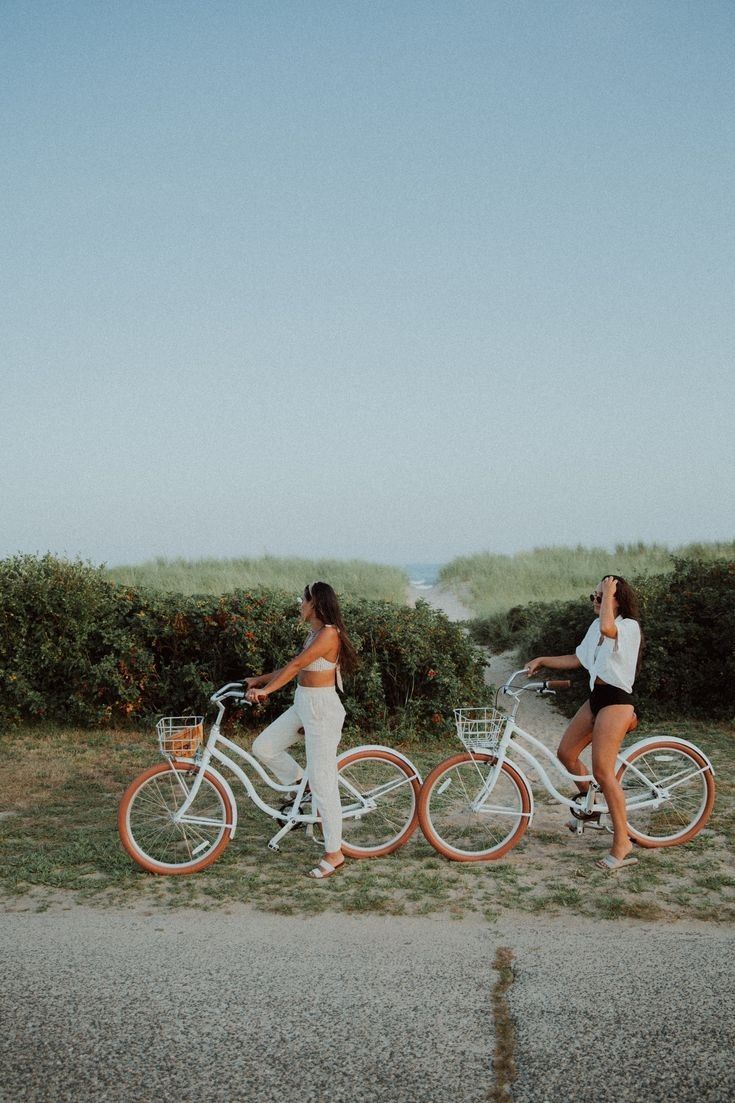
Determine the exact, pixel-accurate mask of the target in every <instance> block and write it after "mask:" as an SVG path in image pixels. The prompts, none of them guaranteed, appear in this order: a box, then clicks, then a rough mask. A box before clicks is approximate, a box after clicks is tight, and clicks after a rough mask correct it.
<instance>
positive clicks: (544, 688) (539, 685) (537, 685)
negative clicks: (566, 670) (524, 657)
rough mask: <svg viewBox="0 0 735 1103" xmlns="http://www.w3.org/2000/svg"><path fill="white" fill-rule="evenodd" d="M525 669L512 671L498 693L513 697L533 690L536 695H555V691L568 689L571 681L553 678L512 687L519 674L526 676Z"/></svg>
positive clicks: (523, 667)
mask: <svg viewBox="0 0 735 1103" xmlns="http://www.w3.org/2000/svg"><path fill="white" fill-rule="evenodd" d="M527 673H528V671H527V668H526V667H525V666H522V667H521V669H520V670H516V671H514V672H513V673H512V674H511V676H510V678H508V681H507V682H505V684H504V685H502V686H501V687H500V689H499V692H500V693H506V694H508V695H509V696H511V697H512V696H515V695H516V694H518V693H525V692H527V691H528V690H529V689H535V690H536V692H537V693H556V691H557V689H569V687H570V686H571V684H572V683H571V681H570V680H569V679H568V678H554V679H550V680H545V681H543V682H528V684H527V685H525V686H522V685H519V686H514V685H513V682H514V681H515V680H516V678H517V677H518V675H519V674H527Z"/></svg>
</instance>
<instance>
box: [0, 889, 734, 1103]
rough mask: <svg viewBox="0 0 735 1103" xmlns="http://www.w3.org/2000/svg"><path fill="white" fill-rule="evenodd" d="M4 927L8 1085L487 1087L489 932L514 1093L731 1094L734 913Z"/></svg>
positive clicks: (55, 920)
mask: <svg viewBox="0 0 735 1103" xmlns="http://www.w3.org/2000/svg"><path fill="white" fill-rule="evenodd" d="M2 926H3V939H2V944H1V946H0V968H1V969H2V983H1V984H0V1016H1V1019H2V1024H3V1029H2V1031H1V1032H0V1067H2V1069H3V1076H2V1086H0V1099H2V1100H3V1101H7V1103H39V1101H44V1103H46V1101H48V1103H65V1101H67V1100H68V1101H70V1103H71V1101H73V1103H91V1101H94V1103H97V1101H110V1103H117V1101H120V1103H123V1101H125V1103H138V1101H141V1103H143V1101H145V1103H147V1101H148V1100H153V1099H157V1098H175V1099H177V1100H181V1101H182V1103H186V1101H189V1100H191V1101H192V1103H194V1101H195V1100H196V1101H200V1100H202V1099H206V1100H207V1103H219V1101H222V1103H239V1101H247V1103H250V1101H254V1103H259V1101H261V1100H262V1101H267V1103H297V1101H298V1103H321V1101H322V1100H325V1101H326V1100H329V1101H330V1103H341V1101H343V1100H344V1101H350V1103H363V1101H368V1100H369V1101H371V1103H383V1101H385V1103H404V1101H406V1103H408V1101H410V1103H418V1101H422V1103H475V1101H477V1103H480V1101H482V1103H485V1101H487V1100H488V1099H489V1098H490V1093H491V1091H492V1088H493V1073H492V1055H493V1049H494V1029H493V1017H492V1003H491V994H492V988H493V985H494V983H495V979H496V975H495V972H494V969H493V960H494V957H495V950H496V948H497V947H498V946H501V945H506V946H510V947H511V948H512V949H513V951H514V954H515V981H514V983H513V985H512V987H511V989H510V1006H511V1011H512V1014H513V1020H514V1024H515V1028H516V1033H517V1062H518V1067H519V1077H518V1080H517V1081H516V1083H515V1085H514V1087H513V1098H514V1100H516V1101H517V1103H526V1101H528V1103H531V1101H532V1103H544V1101H547V1100H548V1103H567V1101H569V1103H572V1101H574V1103H578V1101H579V1100H580V1099H582V1098H587V1099H592V1100H594V1101H595V1103H607V1101H608V1100H609V1101H611V1103H612V1101H613V1100H615V1103H624V1101H626V1100H641V1099H646V1100H656V1101H658V1100H661V1099H672V1100H675V1101H676V1103H689V1101H690V1100H691V1101H692V1103H694V1101H695V1100H696V1103H710V1101H711V1103H715V1101H716V1103H721V1101H723V1100H725V1099H727V1098H733V1097H735V1069H734V1066H733V1062H732V1053H733V1050H734V1049H735V1035H734V1033H733V1021H735V1015H734V1014H733V1012H734V1011H735V1007H733V990H734V988H735V986H734V985H733V980H735V977H734V976H733V973H734V972H735V970H734V968H733V960H734V958H735V955H734V954H733V950H735V936H734V935H733V932H732V931H731V930H730V931H726V930H722V929H719V928H715V927H711V926H710V927H705V926H702V927H698V928H692V927H686V928H683V927H677V926H660V927H657V926H653V925H644V924H622V923H602V922H600V923H594V924H593V923H586V922H583V921H580V920H576V919H573V918H561V919H558V920H555V921H552V920H540V921H537V922H536V921H532V920H528V919H527V918H523V919H517V920H512V919H507V920H503V921H502V922H499V923H497V924H492V925H487V924H483V923H482V922H480V921H475V920H471V921H467V920H465V921H455V922H453V921H451V920H443V919H439V918H436V917H429V918H425V919H404V918H385V917H365V918H351V917H345V916H321V917H318V918H310V919H299V918H291V917H274V916H269V915H264V914H263V913H259V912H254V911H250V910H248V909H246V908H244V907H243V908H238V909H231V911H230V914H224V913H223V912H221V911H217V910H213V911H211V912H207V913H202V912H197V911H193V910H185V911H184V910H182V911H155V912H153V913H151V914H143V913H140V912H133V911H122V910H116V909H107V910H102V909H99V910H96V909H87V908H80V907H72V908H70V909H68V910H62V909H61V908H59V907H55V908H54V909H53V910H51V911H49V912H45V913H40V914H37V913H33V912H20V911H15V912H9V913H7V914H5V915H3V916H2ZM205 950H206V955H205ZM570 1038H572V1039H575V1041H574V1042H573V1044H572V1045H570V1042H569V1039H570ZM570 1051H571V1052H570ZM567 1053H569V1056H567Z"/></svg>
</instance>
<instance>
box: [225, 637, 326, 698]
mask: <svg viewBox="0 0 735 1103" xmlns="http://www.w3.org/2000/svg"><path fill="white" fill-rule="evenodd" d="M338 639H339V633H338V632H337V629H336V628H330V627H326V626H325V627H324V628H322V630H321V631H320V632H319V635H318V636H317V637H316V639H315V640H314V642H313V643H311V644H309V646H308V647H307V648H306V650H305V651H300V652H299V654H298V655H296V656H295V658H293V659H291V662H290V663H286V665H285V666H283V667H281V669H280V670H276V671H275V672H274V673H273V674H271V675H270V677H269V679H268V681H267V682H264V681H262V680H260V679H258V681H259V683H260V684H259V685H258V686H248V692H247V697H248V700H250V701H264V700H265V699H266V697H270V695H271V693H275V691H276V690H277V689H281V688H282V687H283V686H285V685H287V684H288V682H290V681H291V680H292V678H295V677H297V675H298V673H299V671H301V670H303V668H304V667H305V666H309V664H310V663H313V662H314V660H315V659H325V658H327V653H328V652H334V644H335V641H336V640H338ZM333 661H334V660H330V662H333ZM262 677H265V675H263V676H262Z"/></svg>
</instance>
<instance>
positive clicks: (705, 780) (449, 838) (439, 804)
mask: <svg viewBox="0 0 735 1103" xmlns="http://www.w3.org/2000/svg"><path fill="white" fill-rule="evenodd" d="M525 674H526V672H525V670H517V671H515V673H514V674H512V675H511V677H510V678H509V679H508V681H507V682H506V684H505V685H503V686H501V687H500V688H499V690H498V692H497V694H496V696H495V707H487V708H458V709H455V710H454V715H455V720H456V726H457V734H458V736H459V739H460V741H461V742H462V743H463V744H464V747H465V751H464V753H461V754H456V755H453V756H452V757H451V758H448V759H446V760H445V761H444V762H441V763H439V765H438V766H436V767H435V768H434V769H433V770H432V771H431V773H430V774H429V775H428V776H427V778H426V781H425V782H424V785H423V787H422V790H421V795H420V797H419V823H420V825H421V829H422V831H423V833H424V835H425V836H426V838H427V839H428V841H429V842H430V843H431V845H432V846H433V847H434V849H435V850H437V851H438V852H439V853H440V854H442V855H443V856H444V857H446V858H450V859H452V860H453V861H455V862H480V861H492V860H494V859H497V858H502V857H503V855H504V854H507V853H508V851H509V850H510V849H511V848H512V847H514V846H515V845H516V843H518V842H519V841H520V839H521V838H522V837H523V834H524V832H525V831H526V829H527V827H528V825H529V823H530V822H531V820H532V819H533V813H534V800H533V791H532V788H531V784H530V782H529V780H528V778H527V777H526V775H525V773H524V771H523V769H522V767H521V766H520V765H519V764H518V761H517V760H518V759H520V760H521V761H522V763H523V764H524V765H527V766H530V767H533V769H534V770H535V771H536V774H537V776H538V778H539V781H540V783H541V785H542V786H543V788H544V789H545V790H546V792H547V793H549V795H550V796H551V797H553V798H554V800H556V801H557V802H558V803H559V804H561V805H564V806H565V807H566V808H568V809H569V810H570V812H572V814H573V815H574V817H575V821H576V822H575V825H574V826H575V829H576V832H577V833H580V834H581V833H582V831H583V830H584V829H585V826H595V827H598V828H600V827H602V828H605V827H607V829H608V830H612V828H611V827H610V826H609V813H608V808H607V805H606V803H605V800H604V797H603V795H602V793H601V790H600V788H599V786H598V784H597V782H596V781H595V779H594V777H592V775H585V776H584V777H576V776H575V775H573V774H570V773H569V771H568V770H567V769H566V768H565V767H564V766H563V765H562V763H561V762H560V761H559V759H558V758H557V757H556V755H555V754H554V753H553V751H551V750H549V748H548V747H546V746H545V745H544V744H543V743H542V742H541V741H540V740H539V739H536V738H535V737H534V736H533V735H530V734H529V733H528V732H527V731H524V730H523V728H521V727H519V726H518V724H517V723H516V713H517V712H518V707H519V704H520V701H521V696H522V694H523V693H524V692H529V691H532V692H536V693H537V694H539V695H546V694H553V693H555V692H556V691H557V690H558V689H563V688H568V686H569V684H570V683H569V682H568V681H566V680H562V681H560V680H555V681H554V680H552V681H543V682H527V683H526V684H524V685H521V684H515V682H516V679H517V678H519V676H520V675H524V676H525ZM501 694H502V695H504V696H507V697H510V698H512V700H513V705H512V708H511V710H510V713H505V712H502V711H501V710H500V709H499V708H498V707H497V705H498V699H499V696H500V695H501ZM636 726H637V720H636V719H635V718H634V722H633V723H632V724H631V727H630V728H629V731H633V730H634V729H635V727H636ZM524 744H525V745H524ZM540 759H541V760H543V759H546V760H547V762H548V764H550V765H551V766H552V767H553V768H555V769H556V771H557V772H558V773H560V774H561V776H562V778H563V779H564V781H565V782H568V783H570V784H573V783H574V782H576V781H583V782H586V783H589V788H588V790H587V792H586V793H585V794H584V796H583V797H580V795H579V794H577V795H576V798H575V797H566V796H564V795H563V794H562V793H560V792H559V790H558V789H557V788H556V787H555V785H554V784H553V783H552V781H551V780H550V778H549V775H548V773H547V772H546V770H545V769H544V766H543V764H542V761H540ZM617 777H618V780H619V781H620V782H621V784H622V787H623V792H624V793H625V798H626V808H627V819H628V831H629V834H630V837H631V839H632V840H633V841H634V842H635V843H637V844H638V845H639V846H643V847H661V846H676V845H677V844H679V843H685V842H688V841H689V840H690V839H692V838H693V837H694V836H695V835H696V834H697V833H698V832H699V831H701V830H702V828H703V827H704V825H705V824H706V823H707V820H708V819H709V817H710V814H711V812H712V805H713V804H714V799H715V782H714V770H713V767H712V763H711V762H710V760H709V759H708V758H707V756H706V755H705V754H704V752H703V751H701V750H700V749H699V748H698V747H696V746H695V745H694V744H693V743H689V742H688V741H686V740H684V739H679V738H678V737H673V736H671V737H670V736H649V737H648V738H646V739H641V740H639V741H638V742H637V743H635V744H634V745H633V746H631V747H627V748H624V749H623V748H621V751H620V753H619V754H618V756H617Z"/></svg>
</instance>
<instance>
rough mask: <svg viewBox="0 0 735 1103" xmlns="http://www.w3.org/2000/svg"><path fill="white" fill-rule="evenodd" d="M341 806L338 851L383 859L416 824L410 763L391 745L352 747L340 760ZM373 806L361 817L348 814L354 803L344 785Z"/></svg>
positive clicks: (417, 787)
mask: <svg viewBox="0 0 735 1103" xmlns="http://www.w3.org/2000/svg"><path fill="white" fill-rule="evenodd" d="M339 778H340V781H341V783H342V784H341V785H340V793H341V800H342V808H343V818H342V851H343V853H344V854H346V855H347V857H348V858H382V857H383V856H384V855H386V854H392V853H393V851H394V850H398V848H399V847H401V846H403V845H404V844H405V843H407V842H408V840H409V839H410V838H411V836H412V835H413V833H414V831H415V830H416V827H417V826H418V815H417V806H418V797H419V792H420V790H421V784H420V782H419V780H418V777H417V776H416V773H415V771H414V770H413V769H412V767H411V766H410V764H409V763H407V762H405V761H404V760H403V759H402V758H399V757H398V756H397V755H395V754H393V753H392V752H391V750H390V748H388V747H386V748H385V749H380V750H364V751H361V750H356V751H355V752H354V753H353V754H350V755H348V756H347V758H345V759H343V760H342V761H341V762H340V763H339ZM346 783H349V785H350V786H351V787H352V788H354V789H356V790H357V791H358V792H359V793H360V794H361V795H362V796H363V797H368V798H371V799H373V800H374V801H375V803H376V807H375V808H374V809H373V810H371V811H370V812H367V813H366V814H365V815H362V816H349V815H348V814H347V813H348V811H349V809H350V807H355V800H354V797H353V796H352V795H351V794H350V792H349V790H348V789H347V784H346Z"/></svg>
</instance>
